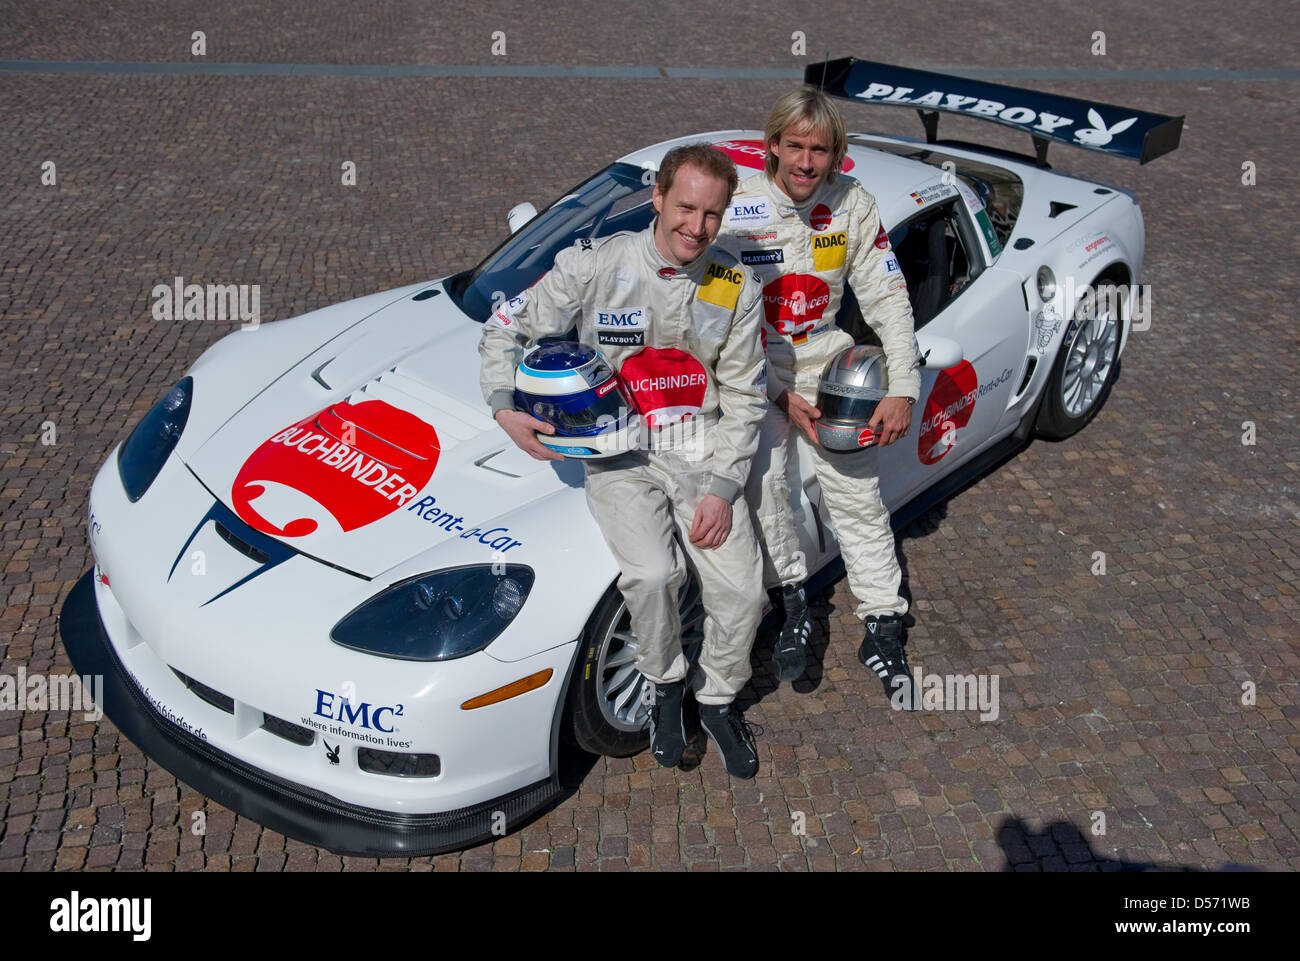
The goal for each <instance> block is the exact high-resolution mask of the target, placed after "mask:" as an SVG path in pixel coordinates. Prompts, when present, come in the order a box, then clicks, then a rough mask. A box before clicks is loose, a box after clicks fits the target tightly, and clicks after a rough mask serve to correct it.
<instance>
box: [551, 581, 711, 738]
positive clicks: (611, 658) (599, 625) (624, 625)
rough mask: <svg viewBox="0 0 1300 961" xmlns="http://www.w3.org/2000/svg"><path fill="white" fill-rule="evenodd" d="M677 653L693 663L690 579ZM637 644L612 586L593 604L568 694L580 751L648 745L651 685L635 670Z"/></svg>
mask: <svg viewBox="0 0 1300 961" xmlns="http://www.w3.org/2000/svg"><path fill="white" fill-rule="evenodd" d="M678 609H679V610H680V612H681V615H682V648H683V649H684V650H685V652H686V656H687V658H688V659H689V660H690V661H691V662H694V661H696V660H697V659H698V657H699V653H700V649H701V647H702V645H703V641H704V606H703V604H702V602H701V599H700V588H699V583H698V582H697V580H696V579H695V577H694V576H693V575H692V577H691V578H690V580H688V581H687V583H686V586H685V587H684V588H683V589H682V593H681V596H680V597H679V598H678ZM638 643H639V642H638V640H637V636H636V634H635V633H634V632H633V631H632V625H631V618H630V617H629V615H628V611H627V605H626V604H625V603H624V602H623V595H622V594H620V593H619V591H618V587H617V585H614V586H611V587H610V589H609V591H608V592H606V594H605V597H604V598H602V600H601V603H600V604H599V605H597V608H596V611H595V613H594V614H593V615H592V618H591V621H590V622H589V623H588V625H587V632H586V634H585V636H584V638H583V644H584V645H585V647H584V650H583V651H582V652H581V654H580V657H579V660H578V666H577V671H578V674H577V676H576V677H575V678H574V679H573V683H572V684H571V685H570V690H569V707H570V713H571V717H572V733H573V738H574V740H575V741H576V742H577V744H578V746H579V747H581V748H582V749H583V750H586V751H590V752H592V753H593V754H605V755H608V756H611V757H626V756H628V755H631V754H636V753H638V752H640V751H642V750H644V749H645V747H646V745H647V744H648V743H649V739H650V733H649V720H650V705H651V704H652V703H653V698H654V685H652V684H651V683H650V682H649V681H647V680H646V679H645V678H644V677H643V676H642V675H641V672H640V671H638V670H637V668H636V658H637V650H638Z"/></svg>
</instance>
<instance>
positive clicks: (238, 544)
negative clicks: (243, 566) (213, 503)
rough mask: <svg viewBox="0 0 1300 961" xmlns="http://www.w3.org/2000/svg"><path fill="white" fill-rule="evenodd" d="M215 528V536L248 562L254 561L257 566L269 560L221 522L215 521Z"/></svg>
mask: <svg viewBox="0 0 1300 961" xmlns="http://www.w3.org/2000/svg"><path fill="white" fill-rule="evenodd" d="M215 526H216V528H217V536H218V537H220V538H221V539H222V540H223V541H225V542H226V543H227V544H229V545H230V546H231V547H233V548H234V549H235V550H237V551H239V553H241V554H243V555H244V556H245V557H247V558H248V559H249V560H251V561H256V562H257V563H259V564H265V563H266V562H267V561H269V560H270V559H271V558H270V557H269V556H268V555H267V554H266V552H265V551H259V550H258V549H257V548H256V547H254V546H253V545H252V544H250V543H248V542H247V541H245V540H243V539H242V538H239V537H237V536H236V535H235V534H234V533H233V532H232V531H231V530H230V529H229V528H228V527H226V525H225V524H223V523H221V521H216V522H215Z"/></svg>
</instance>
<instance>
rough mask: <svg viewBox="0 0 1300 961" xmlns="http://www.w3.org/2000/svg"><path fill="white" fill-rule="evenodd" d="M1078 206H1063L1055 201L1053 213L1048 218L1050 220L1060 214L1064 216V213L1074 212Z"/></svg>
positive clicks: (1053, 202)
mask: <svg viewBox="0 0 1300 961" xmlns="http://www.w3.org/2000/svg"><path fill="white" fill-rule="evenodd" d="M1076 206H1077V205H1076V204H1063V203H1061V202H1060V201H1057V200H1053V201H1052V212H1051V213H1050V214H1048V215H1047V216H1048V218H1049V219H1050V218H1052V217H1056V216H1058V215H1059V214H1063V213H1065V212H1066V211H1067V210H1073V209H1074V208H1075V207H1076Z"/></svg>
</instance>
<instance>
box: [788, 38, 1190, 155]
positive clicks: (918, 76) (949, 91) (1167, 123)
mask: <svg viewBox="0 0 1300 961" xmlns="http://www.w3.org/2000/svg"><path fill="white" fill-rule="evenodd" d="M803 79H804V83H808V84H811V85H813V86H815V87H820V88H821V89H822V90H823V91H824V92H825V93H827V94H829V95H830V96H832V97H839V98H840V99H843V100H853V101H856V102H858V103H878V104H885V105H887V106H891V107H912V108H913V109H915V110H916V112H917V113H918V114H920V115H921V123H922V124H924V125H925V138H926V140H927V141H928V142H929V143H935V142H936V141H937V138H938V136H939V111H941V110H942V111H945V112H947V113H956V114H961V115H962V116H964V117H975V118H977V119H979V120H989V121H992V122H993V123H999V124H1002V125H1003V126H1004V127H1011V128H1013V129H1015V130H1023V131H1025V132H1026V133H1028V134H1029V135H1030V136H1031V137H1032V138H1033V141H1034V152H1035V155H1036V156H1037V158H1038V164H1039V166H1046V165H1047V147H1048V144H1049V143H1050V142H1051V141H1053V140H1055V141H1056V142H1057V143H1064V144H1069V145H1070V146H1072V147H1083V148H1084V149H1086V150H1096V151H1099V152H1101V153H1109V154H1118V155H1119V156H1121V157H1128V158H1130V159H1132V160H1136V161H1138V162H1139V163H1147V162H1148V161H1151V160H1154V159H1155V158H1156V157H1159V156H1161V155H1163V154H1167V153H1170V152H1171V151H1173V150H1175V149H1177V147H1178V139H1179V137H1180V136H1181V135H1182V131H1183V118H1182V117H1181V116H1179V117H1166V116H1165V115H1164V114H1158V113H1147V112H1146V111H1144V110H1133V109H1130V108H1129V107H1117V106H1115V105H1114V104H1109V103H1100V102H1094V101H1089V100H1077V99H1075V98H1074V97H1062V96H1058V95H1056V94H1050V93H1038V92H1037V91H1034V90H1022V89H1020V88H1019V87H1008V86H1004V85H1003V84H1000V83H985V82H984V81H981V80H967V79H966V78H964V77H954V76H950V75H948V74H942V73H929V72H927V71H925V70H912V69H910V68H908V67H894V66H890V65H889V64H886V63H875V62H873V61H871V60H858V59H856V58H855V57H841V58H840V59H838V60H827V61H825V62H824V63H814V64H809V65H808V67H807V68H805V70H804V76H803Z"/></svg>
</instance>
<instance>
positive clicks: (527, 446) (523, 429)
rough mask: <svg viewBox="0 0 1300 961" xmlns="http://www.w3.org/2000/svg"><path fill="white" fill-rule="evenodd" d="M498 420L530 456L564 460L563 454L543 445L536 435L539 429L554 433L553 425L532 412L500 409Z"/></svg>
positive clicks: (544, 432)
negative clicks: (539, 418)
mask: <svg viewBox="0 0 1300 961" xmlns="http://www.w3.org/2000/svg"><path fill="white" fill-rule="evenodd" d="M496 422H497V423H498V424H500V425H501V429H502V430H503V431H505V432H506V433H507V434H509V435H510V439H511V440H512V441H514V442H515V445H516V446H517V447H518V448H519V449H520V450H521V451H523V452H524V453H525V454H527V455H528V456H529V457H532V458H535V459H536V460H564V455H563V454H557V453H556V452H555V451H553V450H551V449H550V448H549V447H543V446H542V444H541V442H540V441H538V439H537V438H536V437H535V436H534V434H535V433H536V432H537V431H541V432H542V433H543V434H554V433H555V427H554V426H553V425H551V424H548V423H546V422H545V421H541V420H538V419H537V418H536V417H534V416H533V415H532V414H525V413H524V412H523V411H522V410H499V411H497V413H496Z"/></svg>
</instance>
